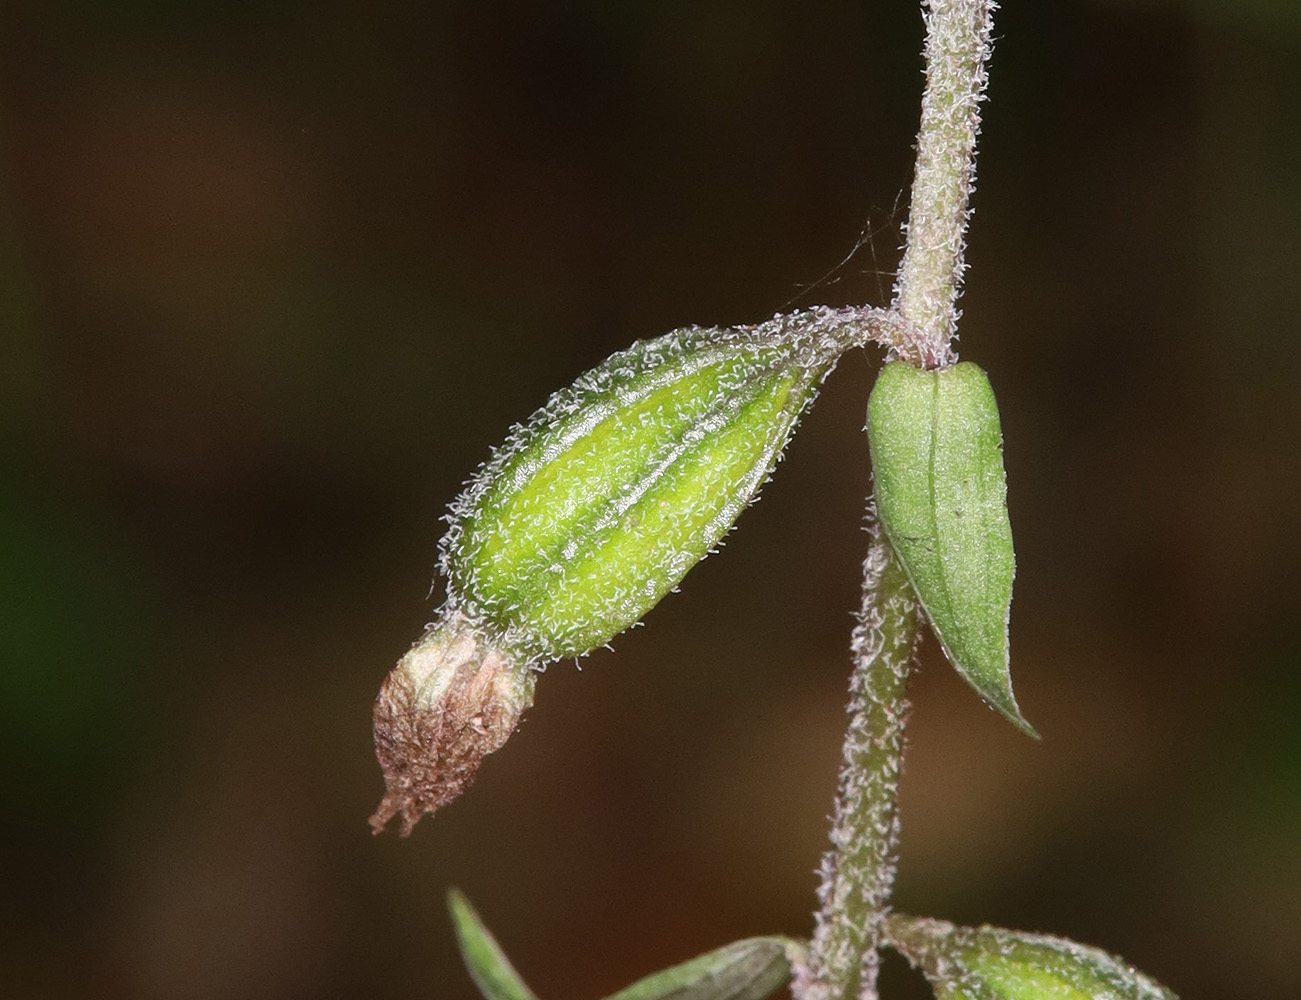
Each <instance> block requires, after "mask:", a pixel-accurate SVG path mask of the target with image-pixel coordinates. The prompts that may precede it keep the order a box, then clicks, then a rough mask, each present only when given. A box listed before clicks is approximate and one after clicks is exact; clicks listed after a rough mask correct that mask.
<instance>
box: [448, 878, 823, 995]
mask: <svg viewBox="0 0 1301 1000" xmlns="http://www.w3.org/2000/svg"><path fill="white" fill-rule="evenodd" d="M447 908H448V910H449V911H450V912H451V914H452V925H453V926H454V927H455V929H456V939H457V942H458V943H459V944H460V947H461V957H462V958H463V959H464V961H465V967H466V969H468V970H469V972H470V978H471V979H473V980H474V983H475V985H476V986H478V987H479V992H480V993H482V994H483V996H484V998H485V1000H537V998H536V997H535V996H534V995H533V992H532V991H531V990H530V989H529V988H528V987H527V986H526V985H524V980H523V979H521V978H520V975H519V973H518V972H516V971H515V968H514V966H512V965H511V964H510V960H509V959H507V958H506V955H505V953H504V952H503V951H502V950H501V946H500V945H499V944H498V943H497V940H496V938H494V937H493V936H492V934H491V933H490V932H489V930H488V928H487V927H485V926H484V924H483V921H482V920H481V919H480V917H479V914H478V913H476V912H475V909H474V907H473V906H471V905H470V901H469V900H468V899H466V898H465V895H464V894H463V893H461V892H460V891H459V890H457V889H452V890H451V891H449V892H448V894H447ZM803 953H804V946H803V945H802V944H800V943H799V942H798V941H794V940H792V939H790V938H783V937H757V938H746V939H745V940H743V941H735V942H733V943H732V944H729V945H724V946H723V947H722V948H718V949H716V950H715V951H711V952H707V953H706V954H704V955H700V956H698V957H697V958H693V959H691V960H690V961H687V962H683V963H682V964H681V965H675V966H673V967H672V968H669V969H664V970H663V971H662V972H656V973H653V974H652V975H649V976H647V977H646V978H645V979H639V980H638V981H637V982H635V983H633V984H632V985H631V986H628V987H625V988H624V989H622V990H620V991H619V992H618V993H615V994H614V995H613V996H610V997H608V998H607V1000H764V998H765V997H768V996H770V995H771V994H772V993H774V992H776V991H777V990H778V989H779V988H781V987H782V986H784V985H785V984H786V983H788V982H789V981H790V978H791V962H792V961H796V960H798V959H799V958H800V957H801V956H802V955H803Z"/></svg>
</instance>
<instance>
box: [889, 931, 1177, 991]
mask: <svg viewBox="0 0 1301 1000" xmlns="http://www.w3.org/2000/svg"><path fill="white" fill-rule="evenodd" d="M886 934H887V937H888V939H889V942H890V944H891V945H892V946H893V947H895V948H897V949H898V950H899V951H901V952H902V953H903V954H904V956H905V957H907V959H908V960H909V961H910V962H912V963H913V965H915V966H918V967H920V968H921V970H922V971H923V972H924V973H925V974H926V978H927V979H928V980H929V981H930V984H931V986H932V987H933V988H934V990H935V995H936V997H937V1000H1099V998H1106V1000H1177V998H1176V997H1175V995H1174V994H1173V993H1172V992H1170V991H1169V990H1168V989H1166V988H1165V987H1164V986H1162V985H1160V984H1159V983H1157V982H1156V981H1155V980H1153V979H1151V978H1149V977H1147V976H1145V975H1143V974H1142V973H1141V972H1139V971H1138V970H1137V969H1135V968H1134V967H1133V966H1132V965H1129V964H1127V963H1126V962H1125V961H1124V960H1123V959H1120V958H1117V957H1115V956H1114V955H1108V954H1107V953H1106V952H1104V951H1100V950H1099V949H1097V948H1090V947H1087V946H1085V945H1082V944H1076V943H1075V942H1074V941H1067V940H1065V939H1063V938H1057V937H1049V936H1047V935H1044V934H1024V933H1021V932H1018V931H1009V930H1003V929H1002V928H998V927H988V926H986V927H979V928H973V927H955V926H954V925H953V924H950V923H947V922H946V921H943V920H926V919H921V918H918V917H906V916H903V915H898V914H897V915H894V916H892V917H890V918H889V920H888V922H887V928H886Z"/></svg>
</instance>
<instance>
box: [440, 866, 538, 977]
mask: <svg viewBox="0 0 1301 1000" xmlns="http://www.w3.org/2000/svg"><path fill="white" fill-rule="evenodd" d="M447 909H448V910H449V911H450V912H451V914H452V926H453V927H455V928H456V940H457V943H458V944H459V945H460V946H461V958H462V959H463V960H464V962H465V967H466V969H467V970H469V973H470V978H471V979H473V980H474V985H476V986H477V987H479V992H480V993H482V994H483V995H484V998H485V1000H537V997H535V996H534V995H533V991H532V990H530V989H529V988H528V987H527V986H525V985H524V980H523V979H521V978H520V974H519V973H518V972H516V971H515V967H514V966H513V965H511V964H510V960H509V959H508V958H507V957H506V955H505V953H504V952H503V951H502V950H501V945H499V944H497V939H496V938H494V937H493V936H492V934H491V933H489V931H488V928H487V927H485V926H484V925H483V921H482V920H481V919H479V914H478V913H476V912H475V910H474V907H473V906H471V905H470V901H469V900H468V899H466V898H465V896H464V894H463V893H461V891H460V890H459V889H452V890H450V891H449V892H448V893H447Z"/></svg>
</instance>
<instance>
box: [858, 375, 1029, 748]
mask: <svg viewBox="0 0 1301 1000" xmlns="http://www.w3.org/2000/svg"><path fill="white" fill-rule="evenodd" d="M867 412H868V417H867V433H868V443H869V445H870V447H871V452H872V474H873V478H874V480H875V484H876V504H877V511H878V513H879V515H880V518H881V525H882V527H884V528H885V533H886V536H887V537H888V538H889V539H890V543H891V545H893V546H894V549H895V551H896V552H897V553H898V554H899V559H900V561H901V562H902V563H903V565H904V569H905V570H906V571H907V573H908V579H909V581H910V582H911V583H912V585H913V588H914V589H915V590H916V592H917V596H918V598H919V599H920V601H921V604H922V608H923V609H924V610H925V612H926V617H927V618H928V619H929V621H930V623H931V627H932V628H933V629H934V630H935V635H936V637H937V638H938V639H939V641H940V644H941V645H942V646H943V647H944V652H945V655H946V656H947V657H948V659H949V662H950V663H952V664H953V666H954V668H955V669H956V670H957V671H958V673H959V674H961V675H962V677H963V678H965V679H966V681H967V682H968V683H969V684H970V685H971V686H972V687H974V688H975V689H976V691H977V692H978V693H979V694H980V696H981V697H982V698H984V699H985V700H986V701H987V702H988V703H989V704H990V705H992V706H993V707H994V708H996V709H997V710H998V711H999V712H1001V713H1002V714H1003V715H1004V716H1006V717H1007V718H1008V719H1009V720H1011V722H1012V723H1014V724H1015V725H1016V726H1018V727H1019V728H1020V729H1022V730H1023V731H1024V732H1026V733H1028V734H1030V735H1031V736H1036V735H1037V734H1036V733H1035V731H1034V729H1033V728H1032V727H1031V726H1030V724H1029V723H1028V722H1026V720H1025V719H1024V718H1023V717H1022V715H1021V711H1020V709H1019V708H1018V707H1017V704H1016V698H1015V697H1014V696H1013V694H1012V677H1011V671H1010V665H1009V663H1010V659H1009V650H1008V634H1007V627H1008V614H1009V611H1010V609H1011V603H1012V577H1013V575H1014V572H1015V558H1014V556H1013V552H1012V528H1011V524H1010V522H1009V521H1008V516H1007V478H1006V474H1005V473H1004V471H1003V436H1002V430H1001V428H1000V426H999V419H998V406H997V404H996V403H995V401H994V392H993V390H992V389H991V388H990V385H989V379H988V378H986V376H985V373H984V372H983V371H981V370H980V369H979V368H978V367H976V366H975V365H973V364H971V363H970V362H962V363H961V364H958V365H954V366H952V367H951V368H945V369H941V370H939V371H926V370H922V369H918V368H914V367H912V366H911V365H908V364H906V363H904V362H900V361H896V362H892V363H890V364H888V365H886V366H885V368H884V369H882V371H881V374H880V376H879V377H878V378H877V382H876V386H875V387H874V388H873V389H872V396H871V399H870V401H869V403H868V411H867Z"/></svg>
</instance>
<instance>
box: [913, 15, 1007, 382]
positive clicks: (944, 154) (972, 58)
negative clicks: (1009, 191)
mask: <svg viewBox="0 0 1301 1000" xmlns="http://www.w3.org/2000/svg"><path fill="white" fill-rule="evenodd" d="M995 6H996V4H995V3H994V2H993V0H931V2H930V3H929V4H924V5H923V12H924V16H925V19H926V48H925V58H926V90H925V92H924V93H923V94H922V117H921V127H920V128H919V129H918V132H917V160H916V166H915V167H914V171H913V186H912V201H911V204H910V206H909V209H908V226H907V229H906V230H905V232H906V236H907V239H906V242H905V244H904V253H903V260H902V261H900V263H899V276H898V278H897V279H896V281H895V287H894V309H895V310H897V311H898V312H899V314H900V315H901V316H902V317H903V318H904V319H905V320H907V321H908V322H909V323H911V324H912V325H913V326H915V327H917V328H918V330H919V331H920V333H921V335H922V340H921V341H920V342H919V343H918V345H917V348H918V354H919V355H920V356H919V357H917V358H908V359H907V360H910V361H913V363H914V364H918V363H920V365H921V366H922V367H926V368H942V367H944V366H946V365H948V364H951V363H952V362H953V361H954V360H956V355H955V353H954V351H953V346H952V343H953V339H954V337H955V336H957V329H958V315H959V314H958V306H957V303H958V295H959V294H960V293H961V290H962V274H963V271H964V270H965V268H966V264H965V263H964V260H963V250H964V247H965V244H966V232H967V218H968V216H969V215H970V214H971V210H970V202H971V191H972V188H973V187H974V185H975V180H976V136H977V135H978V134H979V132H980V100H981V98H982V96H983V95H984V91H985V84H986V82H987V80H988V77H987V75H986V69H985V64H986V61H987V60H988V58H989V53H990V48H991V42H990V33H991V31H992V30H993V20H992V14H993V11H994V8H995Z"/></svg>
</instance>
